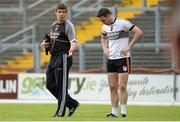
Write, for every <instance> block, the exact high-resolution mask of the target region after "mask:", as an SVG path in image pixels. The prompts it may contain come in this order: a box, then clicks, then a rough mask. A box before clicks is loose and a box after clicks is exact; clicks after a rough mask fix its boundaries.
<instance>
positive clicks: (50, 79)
mask: <svg viewBox="0 0 180 122" xmlns="http://www.w3.org/2000/svg"><path fill="white" fill-rule="evenodd" d="M54 72H55V71H54V68H51V67H50V66H48V69H47V72H46V88H47V89H48V90H49V91H50V92H51V94H53V95H54V97H56V99H58V90H57V84H56V80H55V73H54Z"/></svg>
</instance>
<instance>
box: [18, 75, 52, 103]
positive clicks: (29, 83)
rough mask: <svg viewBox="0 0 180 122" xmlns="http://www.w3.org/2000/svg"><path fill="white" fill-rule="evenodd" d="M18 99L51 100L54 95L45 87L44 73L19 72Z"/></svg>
mask: <svg viewBox="0 0 180 122" xmlns="http://www.w3.org/2000/svg"><path fill="white" fill-rule="evenodd" d="M18 80H19V84H18V86H19V89H18V99H28V100H51V99H54V97H53V96H52V95H51V93H50V92H49V91H48V90H47V89H46V77H45V74H19V75H18Z"/></svg>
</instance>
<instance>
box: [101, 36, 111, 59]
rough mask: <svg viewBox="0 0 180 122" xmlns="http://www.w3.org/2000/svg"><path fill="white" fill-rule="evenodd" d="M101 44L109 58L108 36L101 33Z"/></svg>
mask: <svg viewBox="0 0 180 122" xmlns="http://www.w3.org/2000/svg"><path fill="white" fill-rule="evenodd" d="M101 46H102V49H103V52H104V54H105V56H106V57H107V58H108V57H109V48H108V45H107V37H106V36H105V35H103V34H102V35H101Z"/></svg>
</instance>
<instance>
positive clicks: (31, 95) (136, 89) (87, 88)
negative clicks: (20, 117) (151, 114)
mask: <svg viewBox="0 0 180 122" xmlns="http://www.w3.org/2000/svg"><path fill="white" fill-rule="evenodd" d="M18 79H19V91H18V98H19V99H35V100H36V99H43V100H44V99H47V100H52V99H53V100H55V98H54V97H53V96H52V95H51V94H50V93H49V92H48V90H47V89H46V85H45V74H19V76H18ZM173 86H174V84H173V76H172V75H149V74H147V75H145V74H143V75H140V74H131V75H130V77H129V81H128V96H129V99H128V101H129V102H172V101H173V95H174V88H173ZM68 90H69V94H70V95H71V96H72V97H73V98H75V99H78V100H80V101H88V102H90V101H97V102H101V101H104V102H110V93H109V87H108V82H107V76H106V74H70V77H69V83H68Z"/></svg>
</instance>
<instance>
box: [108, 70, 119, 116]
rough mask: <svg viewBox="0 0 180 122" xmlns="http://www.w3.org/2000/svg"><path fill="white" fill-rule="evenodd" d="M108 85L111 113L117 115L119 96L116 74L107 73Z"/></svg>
mask: <svg viewBox="0 0 180 122" xmlns="http://www.w3.org/2000/svg"><path fill="white" fill-rule="evenodd" d="M108 84H109V89H110V96H111V104H112V113H113V114H114V115H116V116H117V115H118V104H119V94H118V74H117V73H108Z"/></svg>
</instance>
